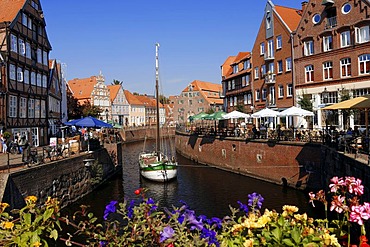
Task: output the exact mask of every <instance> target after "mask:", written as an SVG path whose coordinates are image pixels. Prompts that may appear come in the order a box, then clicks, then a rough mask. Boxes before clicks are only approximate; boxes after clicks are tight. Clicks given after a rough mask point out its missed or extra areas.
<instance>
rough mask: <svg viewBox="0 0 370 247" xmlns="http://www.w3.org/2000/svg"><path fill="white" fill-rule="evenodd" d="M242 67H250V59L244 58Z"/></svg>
mask: <svg viewBox="0 0 370 247" xmlns="http://www.w3.org/2000/svg"><path fill="white" fill-rule="evenodd" d="M243 66H244V69H250V68H251V61H249V60H246V61H244V65H243Z"/></svg>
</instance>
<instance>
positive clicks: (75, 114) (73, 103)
mask: <svg viewBox="0 0 370 247" xmlns="http://www.w3.org/2000/svg"><path fill="white" fill-rule="evenodd" d="M67 105H68V109H67V115H68V119H78V118H81V116H82V115H83V114H82V107H81V105H80V104H79V103H78V100H77V99H76V98H75V97H74V96H73V94H72V93H71V92H70V91H69V90H68V91H67Z"/></svg>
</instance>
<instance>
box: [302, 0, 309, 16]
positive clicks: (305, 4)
mask: <svg viewBox="0 0 370 247" xmlns="http://www.w3.org/2000/svg"><path fill="white" fill-rule="evenodd" d="M301 4H302V13H303V12H304V11H305V9H306V7H307V4H308V2H307V1H303V2H302V3H301Z"/></svg>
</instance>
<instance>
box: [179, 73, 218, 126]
mask: <svg viewBox="0 0 370 247" xmlns="http://www.w3.org/2000/svg"><path fill="white" fill-rule="evenodd" d="M221 91H222V86H221V85H220V84H215V83H211V82H204V81H199V80H195V81H193V82H191V83H190V84H189V85H188V86H187V87H186V88H185V89H184V90H182V92H181V94H180V95H179V96H178V97H177V99H176V101H175V104H174V110H173V112H174V113H173V114H174V116H173V117H174V120H175V121H176V122H177V123H179V124H184V123H186V122H187V121H188V119H189V117H190V116H193V115H195V114H198V113H200V112H206V111H208V110H210V109H213V110H215V111H218V110H222V109H223V100H222V99H221V97H220V95H221Z"/></svg>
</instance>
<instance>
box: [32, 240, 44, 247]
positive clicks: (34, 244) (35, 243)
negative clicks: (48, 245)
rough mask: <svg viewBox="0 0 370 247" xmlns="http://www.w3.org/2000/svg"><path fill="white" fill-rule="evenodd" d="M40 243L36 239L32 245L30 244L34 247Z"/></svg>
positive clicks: (37, 246)
mask: <svg viewBox="0 0 370 247" xmlns="http://www.w3.org/2000/svg"><path fill="white" fill-rule="evenodd" d="M41 245H42V244H41V243H40V242H39V241H36V242H34V243H33V245H32V246H34V247H39V246H41Z"/></svg>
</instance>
